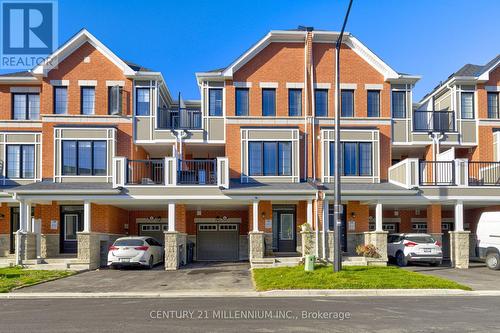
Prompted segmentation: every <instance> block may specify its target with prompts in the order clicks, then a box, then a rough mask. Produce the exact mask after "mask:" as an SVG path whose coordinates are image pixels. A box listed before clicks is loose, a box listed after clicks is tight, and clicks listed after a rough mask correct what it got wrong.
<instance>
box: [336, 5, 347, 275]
mask: <svg viewBox="0 0 500 333" xmlns="http://www.w3.org/2000/svg"><path fill="white" fill-rule="evenodd" d="M351 6H352V0H350V1H349V7H348V8H347V12H346V14H345V18H344V23H343V25H342V30H341V31H340V35H339V37H338V39H337V43H336V45H335V55H336V59H335V65H336V69H335V102H336V103H335V165H334V172H335V175H334V176H335V177H334V178H335V199H334V214H333V220H334V222H335V223H334V231H335V233H334V235H335V242H334V243H335V250H334V258H333V271H334V272H339V271H340V270H341V269H342V254H341V253H340V251H341V246H340V229H341V226H342V221H341V218H340V214H342V201H341V196H340V162H341V161H340V158H341V156H340V147H341V146H340V46H341V45H342V38H343V36H344V30H345V26H346V24H347V19H348V18H349V12H350V11H351Z"/></svg>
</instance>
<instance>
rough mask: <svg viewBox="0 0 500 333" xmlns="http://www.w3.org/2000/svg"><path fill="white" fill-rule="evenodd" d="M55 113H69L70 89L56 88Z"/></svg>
mask: <svg viewBox="0 0 500 333" xmlns="http://www.w3.org/2000/svg"><path fill="white" fill-rule="evenodd" d="M54 113H55V114H66V113H68V87H54Z"/></svg>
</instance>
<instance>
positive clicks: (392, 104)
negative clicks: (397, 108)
mask: <svg viewBox="0 0 500 333" xmlns="http://www.w3.org/2000/svg"><path fill="white" fill-rule="evenodd" d="M408 92H409V91H408V90H402V89H392V90H391V117H392V118H394V119H406V117H407V116H408ZM398 93H402V94H404V113H403V115H402V116H398V117H396V116H395V113H394V94H398Z"/></svg>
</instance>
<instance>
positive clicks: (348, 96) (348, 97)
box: [340, 90, 354, 117]
mask: <svg viewBox="0 0 500 333" xmlns="http://www.w3.org/2000/svg"><path fill="white" fill-rule="evenodd" d="M340 94H341V99H340V100H341V103H342V105H341V114H340V116H341V117H354V90H342V91H341V93H340Z"/></svg>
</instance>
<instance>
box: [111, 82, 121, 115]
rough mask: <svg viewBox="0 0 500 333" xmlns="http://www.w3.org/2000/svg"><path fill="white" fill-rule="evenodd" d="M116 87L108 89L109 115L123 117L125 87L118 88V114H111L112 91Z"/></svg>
mask: <svg viewBox="0 0 500 333" xmlns="http://www.w3.org/2000/svg"><path fill="white" fill-rule="evenodd" d="M114 87H116V86H109V87H108V115H109V116H121V115H122V114H123V87H122V86H118V95H119V100H120V103H119V104H118V112H117V113H112V112H111V89H113V88H114Z"/></svg>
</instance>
